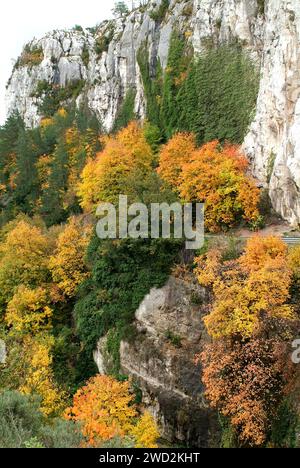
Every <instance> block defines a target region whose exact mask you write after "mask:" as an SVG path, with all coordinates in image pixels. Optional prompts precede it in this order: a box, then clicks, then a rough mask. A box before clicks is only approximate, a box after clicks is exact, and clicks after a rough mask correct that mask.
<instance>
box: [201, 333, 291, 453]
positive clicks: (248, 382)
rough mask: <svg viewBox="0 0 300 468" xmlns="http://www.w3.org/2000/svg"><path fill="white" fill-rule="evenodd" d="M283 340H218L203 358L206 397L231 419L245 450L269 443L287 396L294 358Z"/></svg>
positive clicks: (207, 349) (207, 348)
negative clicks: (288, 372) (289, 366)
mask: <svg viewBox="0 0 300 468" xmlns="http://www.w3.org/2000/svg"><path fill="white" fill-rule="evenodd" d="M270 325H271V324H270ZM273 325H274V324H273ZM282 339H283V338H281V340H282ZM281 340H280V339H278V337H276V338H272V339H266V338H265V337H263V338H255V339H253V340H250V341H248V342H246V343H239V342H234V343H233V344H232V343H230V341H226V340H218V341H216V342H214V343H213V344H212V345H208V346H206V348H205V351H204V352H203V353H202V355H201V360H202V364H203V366H204V370H203V376H202V381H203V383H204V384H205V387H206V397H207V398H208V400H209V401H210V404H211V406H212V407H213V408H216V409H217V410H218V411H220V413H221V414H222V415H223V416H225V417H227V418H228V419H229V421H230V423H231V425H232V426H233V428H234V430H235V433H236V436H237V438H238V441H239V443H240V444H241V445H242V446H246V447H249V446H250V447H253V446H262V445H263V444H264V443H265V442H266V439H267V437H268V436H269V435H270V430H271V427H272V422H273V421H274V420H275V419H276V417H277V411H278V407H279V405H280V403H281V402H282V401H283V399H284V397H285V385H286V384H287V383H288V381H287V377H286V376H285V374H286V373H285V367H286V363H287V362H288V361H289V359H290V357H289V346H288V343H287V342H283V341H282V342H281ZM279 356H281V357H282V359H279Z"/></svg>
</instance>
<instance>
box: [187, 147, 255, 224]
mask: <svg viewBox="0 0 300 468" xmlns="http://www.w3.org/2000/svg"><path fill="white" fill-rule="evenodd" d="M247 167H248V161H247V160H246V158H245V157H244V156H243V155H241V154H240V150H239V147H238V146H235V145H229V144H226V145H225V146H223V147H222V146H221V145H220V143H219V142H218V141H217V140H216V141H212V142H210V143H207V144H205V145H203V146H202V147H201V148H199V149H197V150H196V151H194V152H193V153H192V155H191V157H190V160H189V161H188V162H187V163H186V164H184V165H183V166H182V174H181V182H180V185H179V193H180V195H181V198H182V199H183V200H184V201H187V202H202V203H205V226H206V228H207V229H208V230H209V231H212V232H218V231H220V230H221V229H222V227H225V226H227V227H232V226H233V225H234V224H235V223H236V222H237V221H238V220H240V219H241V218H244V219H245V220H247V221H248V222H251V221H254V220H256V219H257V217H258V214H259V213H258V208H257V207H258V201H259V190H258V188H257V187H256V185H255V182H254V180H252V179H251V178H250V177H249V176H248V175H246V170H247Z"/></svg>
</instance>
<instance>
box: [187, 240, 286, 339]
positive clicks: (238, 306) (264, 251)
mask: <svg viewBox="0 0 300 468" xmlns="http://www.w3.org/2000/svg"><path fill="white" fill-rule="evenodd" d="M255 245H258V248H257V251H255V248H254V246H255ZM284 251H285V247H284V244H283V242H282V241H281V240H280V239H278V240H277V239H274V238H265V239H264V238H255V239H251V240H250V241H249V242H248V244H247V247H246V249H245V253H244V255H242V256H241V258H240V259H239V260H238V261H236V262H224V263H221V262H220V263H219V264H218V262H219V260H220V257H214V254H213V253H210V255H208V256H207V257H206V259H205V258H203V257H200V258H199V259H197V261H198V268H197V269H196V274H197V276H198V279H199V281H200V283H201V284H203V285H204V286H209V285H210V286H212V288H213V293H214V304H213V308H212V311H211V312H210V314H209V315H207V316H206V317H205V319H204V321H205V325H206V327H207V330H208V332H209V334H210V335H211V336H212V337H213V338H214V339H219V338H222V337H229V336H241V337H242V338H243V339H246V338H249V337H251V336H252V335H253V333H255V330H256V329H257V328H258V327H259V324H260V320H261V319H262V318H263V317H264V316H269V317H278V318H282V319H288V320H293V319H294V318H295V316H294V311H293V308H292V307H291V306H290V305H288V304H287V301H288V299H289V289H290V285H291V272H290V270H289V268H288V265H287V260H286V258H285V257H283V255H282V252H284ZM256 254H257V255H256ZM255 255H256V260H257V263H255V262H254V257H253V256H255ZM245 269H246V271H245Z"/></svg>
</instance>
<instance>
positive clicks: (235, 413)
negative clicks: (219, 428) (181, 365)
mask: <svg viewBox="0 0 300 468" xmlns="http://www.w3.org/2000/svg"><path fill="white" fill-rule="evenodd" d="M196 275H197V277H198V280H199V282H200V284H202V285H203V286H206V287H210V288H211V290H212V293H213V303H212V305H211V311H210V313H209V314H208V315H207V316H206V317H205V319H204V321H205V325H206V327H207V330H208V333H209V334H210V336H211V337H212V339H213V341H212V344H210V345H208V346H206V348H205V350H204V352H203V353H202V355H201V357H200V358H201V360H202V364H203V382H204V384H205V386H206V395H207V397H208V399H209V401H210V403H211V405H212V406H213V407H215V408H217V409H218V410H219V411H220V412H221V413H222V414H223V415H224V416H226V417H228V418H229V420H230V422H231V424H232V426H233V428H234V429H235V432H236V435H237V437H238V440H239V442H240V443H241V444H243V445H250V446H260V445H262V444H263V443H264V442H265V441H266V438H267V436H268V432H269V430H270V425H271V421H272V419H274V417H275V415H276V411H277V409H278V406H279V404H280V403H281V402H282V399H283V397H284V392H285V389H286V387H287V385H288V384H289V383H290V381H291V380H292V379H293V375H294V371H293V370H292V369H289V366H287V362H289V357H288V353H289V346H290V343H291V342H292V337H293V333H294V332H293V330H294V328H295V327H296V324H297V320H296V315H295V313H294V310H293V307H292V306H291V305H290V304H289V290H290V286H291V271H290V269H289V267H288V261H287V249H286V247H285V245H284V244H283V242H282V241H281V240H280V239H279V238H275V237H269V238H262V237H258V236H255V237H254V238H252V239H250V240H249V241H248V243H247V246H246V249H245V251H244V253H243V254H242V255H241V257H240V258H238V259H237V260H230V261H222V252H220V251H215V250H211V251H209V252H208V253H207V254H205V255H203V256H201V257H199V258H198V259H197V268H196ZM288 371H289V372H288Z"/></svg>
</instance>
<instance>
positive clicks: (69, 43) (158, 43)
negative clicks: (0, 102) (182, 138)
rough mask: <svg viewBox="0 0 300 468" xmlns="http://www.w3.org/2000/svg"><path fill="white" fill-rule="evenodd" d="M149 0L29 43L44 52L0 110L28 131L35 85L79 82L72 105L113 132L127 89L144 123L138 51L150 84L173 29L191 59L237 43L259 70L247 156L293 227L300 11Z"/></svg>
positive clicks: (298, 213)
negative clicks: (89, 26) (15, 115)
mask: <svg viewBox="0 0 300 468" xmlns="http://www.w3.org/2000/svg"><path fill="white" fill-rule="evenodd" d="M161 1H162V0H155V1H153V0H151V1H149V4H148V5H147V7H146V8H145V7H141V8H137V9H135V10H134V11H133V12H131V13H130V14H129V15H128V16H127V17H126V18H124V19H118V20H115V21H106V22H104V23H103V24H102V25H101V26H100V27H99V28H98V29H97V30H96V31H87V30H84V31H55V32H53V33H50V34H47V35H46V36H45V37H44V38H42V39H39V40H34V41H32V43H31V44H29V47H30V48H31V49H32V48H36V49H39V48H41V49H42V51H43V59H42V61H41V62H40V63H38V64H26V63H25V64H24V63H20V62H19V63H18V64H17V65H16V66H15V69H14V71H13V73H12V76H11V79H10V82H9V84H8V88H7V110H8V113H9V114H11V113H12V112H14V111H16V110H17V111H19V112H20V114H21V115H22V116H23V117H24V119H25V121H26V123H27V124H28V125H36V124H38V122H39V120H40V115H39V104H40V103H41V100H42V97H43V96H36V93H35V91H36V87H37V83H38V82H40V81H46V82H48V83H51V84H55V85H57V86H65V85H67V83H69V82H72V81H74V80H82V81H83V82H84V84H85V86H84V87H83V89H82V92H81V93H80V95H79V96H78V97H77V103H78V104H80V103H81V102H83V101H84V102H86V103H87V104H88V107H89V108H90V109H93V110H94V111H95V112H96V114H97V115H98V117H99V119H100V120H101V121H102V122H103V125H104V126H105V128H106V129H108V130H109V129H111V128H112V126H113V122H114V120H115V117H116V115H117V112H118V109H119V108H120V105H121V103H122V101H123V99H124V96H125V95H126V92H127V91H128V90H129V89H131V88H132V89H134V90H135V92H136V95H135V112H136V114H137V115H138V116H140V117H141V118H143V117H144V116H145V106H146V103H145V95H144V90H143V83H142V79H141V73H140V69H139V65H138V60H137V53H138V51H139V49H140V47H141V46H142V45H143V46H144V48H145V52H144V53H145V54H146V55H147V56H148V61H149V69H150V77H151V76H152V77H153V76H154V73H155V69H156V64H157V62H158V61H160V63H161V65H162V68H165V67H166V64H167V58H168V51H169V44H170V38H171V33H172V30H173V29H174V28H175V27H176V28H177V29H179V30H180V31H181V32H183V33H185V35H186V37H187V40H188V41H189V42H190V44H191V45H192V46H193V48H194V51H195V53H198V52H201V51H202V50H203V49H204V48H205V47H206V46H207V40H208V39H209V41H213V42H214V43H215V44H219V43H222V42H226V41H229V40H236V41H238V42H239V43H240V44H241V45H242V46H243V48H244V49H245V50H247V51H248V52H249V54H250V55H251V56H252V57H253V59H254V60H255V61H256V62H257V63H258V65H259V66H261V82H260V91H259V97H258V103H257V109H256V114H255V116H254V121H253V124H252V125H251V128H250V130H249V134H248V135H247V137H246V140H245V144H244V149H245V152H246V154H247V155H248V156H249V158H250V159H251V162H252V167H253V172H254V174H255V176H256V177H257V178H258V179H259V181H260V182H261V183H262V184H263V185H265V186H270V196H271V200H272V203H273V206H274V207H275V209H276V211H277V212H278V213H279V214H281V215H282V216H283V218H284V219H286V220H287V221H289V222H290V223H291V224H293V225H298V224H299V221H300V197H299V193H300V136H299V135H300V133H299V130H300V76H299V73H300V72H299V69H300V68H299V61H300V53H299V45H300V4H299V0H187V1H185V0H181V1H178V0H170V5H169V8H168V10H167V11H166V13H165V14H164V15H163V16H162V17H161V18H157V17H155V15H154V14H153V12H154V13H155V12H157V11H158V7H159V5H160V3H161Z"/></svg>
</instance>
